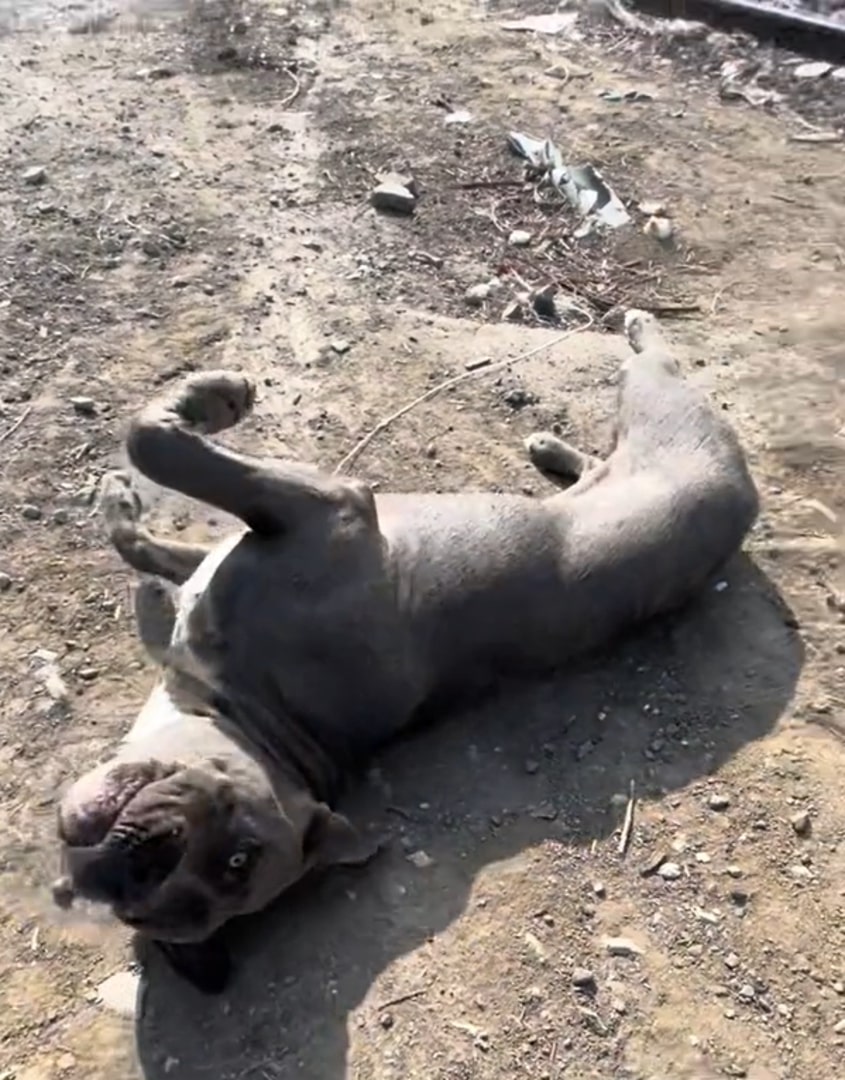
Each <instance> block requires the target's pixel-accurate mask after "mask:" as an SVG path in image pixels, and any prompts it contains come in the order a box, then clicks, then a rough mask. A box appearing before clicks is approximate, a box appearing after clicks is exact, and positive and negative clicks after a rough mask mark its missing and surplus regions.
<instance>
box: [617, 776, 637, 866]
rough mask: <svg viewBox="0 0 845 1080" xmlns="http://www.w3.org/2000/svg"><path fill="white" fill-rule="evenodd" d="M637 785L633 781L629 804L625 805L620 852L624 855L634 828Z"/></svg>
mask: <svg viewBox="0 0 845 1080" xmlns="http://www.w3.org/2000/svg"><path fill="white" fill-rule="evenodd" d="M636 801H637V797H636V785H635V784H634V781H633V780H632V781H631V787H630V790H629V794H628V805H627V806H626V807H625V820H624V821H623V822H622V834H621V836H620V837H619V854H620V855H624V854H625V852H626V851H627V850H628V844H630V842H631V832H632V831H633V828H634V806H635V805H636Z"/></svg>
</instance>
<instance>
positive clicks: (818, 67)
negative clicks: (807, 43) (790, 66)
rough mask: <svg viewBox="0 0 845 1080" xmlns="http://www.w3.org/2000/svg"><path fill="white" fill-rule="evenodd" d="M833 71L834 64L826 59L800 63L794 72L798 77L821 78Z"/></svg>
mask: <svg viewBox="0 0 845 1080" xmlns="http://www.w3.org/2000/svg"><path fill="white" fill-rule="evenodd" d="M831 71H833V64H828V63H827V61H826V60H811V61H810V62H809V63H806V64H799V65H798V67H796V68H795V70H794V72H793V74H794V76H795V78H796V79H821V78H824V76H825V75H829V74H830V72H831Z"/></svg>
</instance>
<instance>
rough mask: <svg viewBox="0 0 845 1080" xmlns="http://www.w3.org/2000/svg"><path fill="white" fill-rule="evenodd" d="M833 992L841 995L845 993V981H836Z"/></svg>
mask: <svg viewBox="0 0 845 1080" xmlns="http://www.w3.org/2000/svg"><path fill="white" fill-rule="evenodd" d="M833 992H834V994H839V996H840V997H842V996H843V995H845V983H843V982H835V983H834V984H833Z"/></svg>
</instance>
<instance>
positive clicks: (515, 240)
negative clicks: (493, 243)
mask: <svg viewBox="0 0 845 1080" xmlns="http://www.w3.org/2000/svg"><path fill="white" fill-rule="evenodd" d="M532 238H533V233H530V232H528V231H527V229H514V230H513V232H512V233H511V234H510V236H509V237H508V243H509V244H511V245H513V247H528V245H529V244H530V243H531V240H532Z"/></svg>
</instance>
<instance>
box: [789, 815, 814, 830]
mask: <svg viewBox="0 0 845 1080" xmlns="http://www.w3.org/2000/svg"><path fill="white" fill-rule="evenodd" d="M789 822H790V824H791V825H792V828H793V829H794V830H795V832H796V833H797V834H798V836H808V835H809V834H810V830H811V828H812V821H811V820H810V815H809V813H808V812H807V811H806V810H799V811H798V813H797V814H793V815H792V817H791V818H790V819H789Z"/></svg>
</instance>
